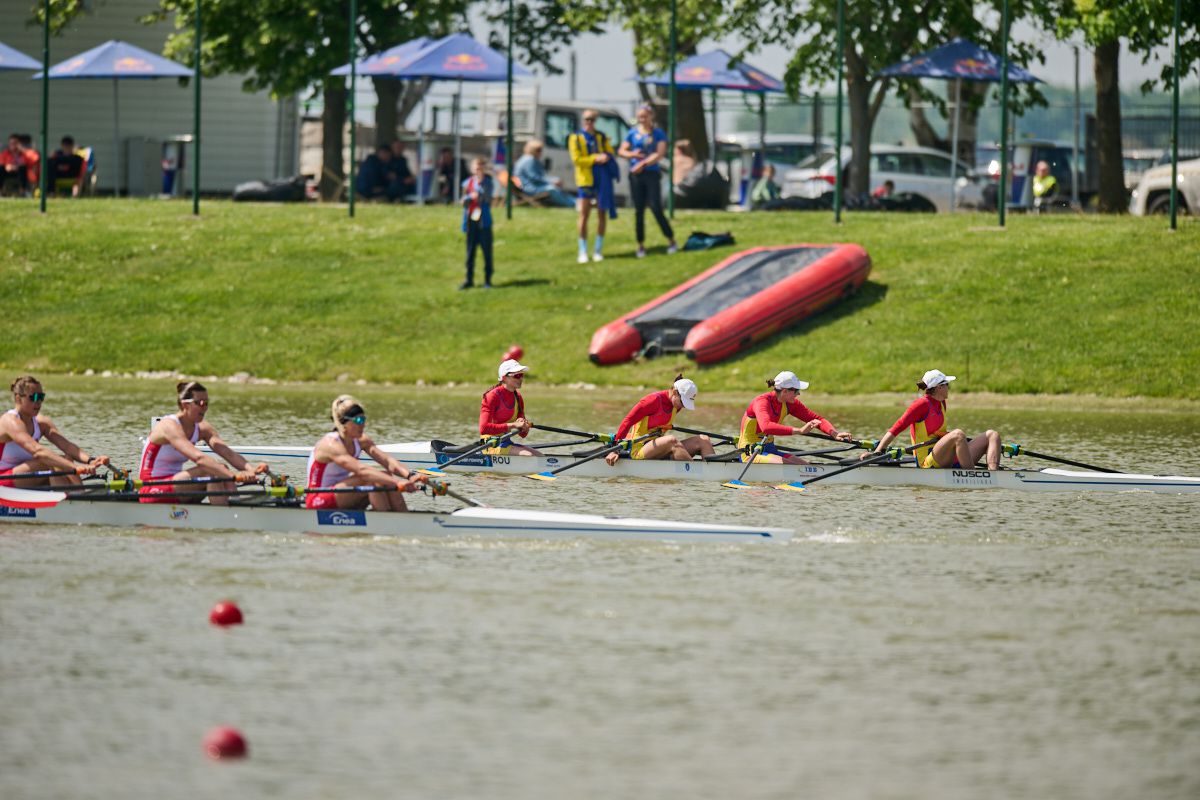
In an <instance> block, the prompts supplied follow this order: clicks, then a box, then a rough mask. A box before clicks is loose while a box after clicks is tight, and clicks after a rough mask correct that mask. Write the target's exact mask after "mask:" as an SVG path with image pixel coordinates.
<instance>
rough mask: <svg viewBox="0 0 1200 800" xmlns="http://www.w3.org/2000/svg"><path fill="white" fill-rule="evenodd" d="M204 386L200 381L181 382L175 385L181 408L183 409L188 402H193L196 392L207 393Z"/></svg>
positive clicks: (176, 396)
mask: <svg viewBox="0 0 1200 800" xmlns="http://www.w3.org/2000/svg"><path fill="white" fill-rule="evenodd" d="M207 391H208V389H205V388H204V386H203V384H201V383H200V382H199V381H180V382H179V383H177V384H175V399H176V400H177V401H178V403H179V407H180V408H183V404H184V402H185V401H187V400H191V399H192V397H193V396H195V394H196V392H207Z"/></svg>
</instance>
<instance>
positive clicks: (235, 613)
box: [208, 600, 242, 626]
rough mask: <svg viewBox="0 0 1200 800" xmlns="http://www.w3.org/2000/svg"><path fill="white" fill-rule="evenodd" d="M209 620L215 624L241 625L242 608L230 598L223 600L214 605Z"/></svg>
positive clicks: (209, 613)
mask: <svg viewBox="0 0 1200 800" xmlns="http://www.w3.org/2000/svg"><path fill="white" fill-rule="evenodd" d="M208 621H209V622H211V623H212V624H213V625H221V626H225V625H241V624H242V610H241V609H240V608H238V607H237V606H236V605H235V604H234V603H231V602H229V601H228V600H223V601H221V602H220V603H217V604H216V605H215V606H213V608H212V611H210V612H208Z"/></svg>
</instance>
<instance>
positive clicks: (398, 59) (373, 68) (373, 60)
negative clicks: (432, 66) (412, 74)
mask: <svg viewBox="0 0 1200 800" xmlns="http://www.w3.org/2000/svg"><path fill="white" fill-rule="evenodd" d="M432 41H433V39H430V38H429V37H428V36H418V37H417V38H416V39H410V40H408V41H407V42H404V43H403V44H398V45H396V46H395V47H389V48H388V49H387V50H384V51H383V52H381V53H372V54H371V55H369V56H367V57H366V58H364V59H363V60H362V61H359V62H358V66H357V71H358V74H359V75H370V76H375V77H389V78H394V77H396V76H395V75H393V74H392V73H391V70H393V69H395V68H396V67H398V66H402V65H404V64H407V63H408V62H409V61H411V60H412V57H413V56H415V55H416V54H417V53H419V52H421V50H423V49H424V48H425V46H426V45H428V44H429V43H430V42H432ZM329 74H330V75H341V76H345V75H349V74H350V65H349V64H343V65H342V66H340V67H338V68H337V69H335V70H333V71H332V72H330V73H329Z"/></svg>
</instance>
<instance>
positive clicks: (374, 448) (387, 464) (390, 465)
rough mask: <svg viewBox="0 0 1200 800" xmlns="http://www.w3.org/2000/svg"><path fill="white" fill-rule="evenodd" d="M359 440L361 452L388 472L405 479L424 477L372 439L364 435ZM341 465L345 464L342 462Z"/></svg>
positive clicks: (413, 479)
mask: <svg viewBox="0 0 1200 800" xmlns="http://www.w3.org/2000/svg"><path fill="white" fill-rule="evenodd" d="M359 442H360V443H361V444H362V448H363V452H365V453H366V454H367V455H369V456H370V457H371V458H373V459H375V461H376V463H378V464H379V466H381V467H383V468H384V469H385V470H387V471H388V474H390V475H396V476H398V477H401V478H404V479H405V480H406V481H415V480H420V479H422V478H423V477H424V476H421V475H418V474H417V473H416V472H415V471H414V470H411V469H409V468H408V467H406V466H404V465H403V464H401V463H400V462H399V461H397V460H396V459H394V458H392V457H391V456H390V455H388V454H387V453H385V452H383V450H381V449H379V445H377V444H375V442H374V440H372V439H368V438H367V437H366V436H364V437H362V439H360V440H359ZM342 466H345V465H344V464H343V465H342Z"/></svg>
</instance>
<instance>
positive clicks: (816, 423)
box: [792, 419, 821, 436]
mask: <svg viewBox="0 0 1200 800" xmlns="http://www.w3.org/2000/svg"><path fill="white" fill-rule="evenodd" d="M820 426H821V420H819V419H810V420H809V421H808V422H806V423H804V424H803V425H801V426H800V427H799V428H793V429H792V430H794V431H795V432H796V433H798V434H799V435H801V436H803V435H804V434H806V433H809V432H810V431H814V430H816V429H817V428H819V427H820Z"/></svg>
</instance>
